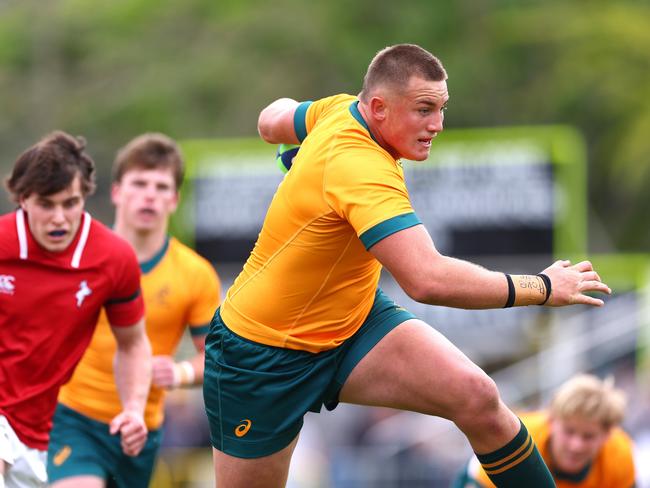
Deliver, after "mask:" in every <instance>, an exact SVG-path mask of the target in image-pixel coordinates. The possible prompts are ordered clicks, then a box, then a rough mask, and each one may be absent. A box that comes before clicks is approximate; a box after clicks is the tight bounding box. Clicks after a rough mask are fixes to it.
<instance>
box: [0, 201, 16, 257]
mask: <svg viewBox="0 0 650 488" xmlns="http://www.w3.org/2000/svg"><path fill="white" fill-rule="evenodd" d="M17 250H18V241H17V231H16V212H11V213H7V214H4V215H0V252H2V254H3V255H5V254H8V253H11V252H12V251H13V253H14V254H15V253H17V252H18V251H17Z"/></svg>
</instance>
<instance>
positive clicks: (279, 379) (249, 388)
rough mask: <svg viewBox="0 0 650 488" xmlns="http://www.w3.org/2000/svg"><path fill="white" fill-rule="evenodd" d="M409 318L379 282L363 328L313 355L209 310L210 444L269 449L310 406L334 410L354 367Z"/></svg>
mask: <svg viewBox="0 0 650 488" xmlns="http://www.w3.org/2000/svg"><path fill="white" fill-rule="evenodd" d="M412 318H415V316H414V315H413V314H412V313H410V312H408V311H407V310H405V309H403V308H401V307H398V306H397V305H395V303H394V302H393V301H392V300H390V299H389V298H388V297H387V296H386V295H384V293H383V292H382V291H381V290H380V289H377V293H376V295H375V301H374V303H373V306H372V308H371V310H370V313H369V314H368V317H367V318H366V320H365V322H364V323H363V324H362V326H361V328H360V329H359V330H358V331H357V332H356V333H355V334H354V335H353V336H352V337H350V338H349V339H348V340H346V341H345V342H344V343H343V344H342V345H341V346H339V347H337V348H335V349H330V350H328V351H323V352H320V353H318V354H314V353H311V352H308V351H296V350H293V349H285V348H279V347H274V346H267V345H264V344H259V343H256V342H253V341H250V340H248V339H245V338H243V337H241V336H239V335H237V334H235V333H234V332H232V331H231V330H230V329H228V327H227V326H226V324H224V322H223V320H222V319H221V315H220V313H219V310H217V312H216V313H215V316H214V318H213V320H212V324H211V327H210V333H209V334H208V336H207V338H206V352H205V358H206V359H205V364H206V366H205V377H204V384H203V396H204V400H205V406H206V413H207V415H208V420H209V422H210V439H211V442H212V445H213V446H214V447H215V449H218V450H220V451H223V452H225V453H227V454H230V455H232V456H236V457H240V458H257V457H262V456H268V455H270V454H273V453H274V452H277V451H280V450H281V449H283V448H285V447H286V446H288V445H289V444H290V443H291V441H292V440H293V439H295V437H296V436H297V435H298V433H299V432H300V429H301V428H302V424H303V417H304V415H305V413H307V412H308V411H312V412H320V410H321V409H322V407H323V406H325V407H326V408H328V409H329V410H332V409H334V408H336V405H337V404H338V395H339V392H340V390H341V388H342V386H343V384H344V383H345V381H346V380H347V378H348V376H349V375H350V373H351V372H352V370H353V369H354V367H355V366H356V365H357V364H358V363H359V361H361V360H362V359H363V357H364V356H365V355H366V354H367V353H368V352H369V351H370V350H371V349H372V348H373V347H374V346H375V345H376V344H377V343H378V342H379V341H380V340H381V339H382V338H383V337H384V336H385V335H386V334H388V333H389V332H390V331H391V330H393V329H394V328H395V327H397V326H398V325H399V324H401V323H403V322H404V321H406V320H409V319H412Z"/></svg>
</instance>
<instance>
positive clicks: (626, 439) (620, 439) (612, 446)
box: [605, 427, 633, 455]
mask: <svg viewBox="0 0 650 488" xmlns="http://www.w3.org/2000/svg"><path fill="white" fill-rule="evenodd" d="M632 442H633V441H632V438H631V437H630V436H629V435H628V433H627V432H625V431H624V430H623V429H622V428H620V427H614V428H613V429H612V432H611V434H610V435H609V437H608V439H607V441H606V442H605V448H606V449H608V450H611V451H612V452H618V453H629V454H630V455H631V454H632V449H633V447H632Z"/></svg>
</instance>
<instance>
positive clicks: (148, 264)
mask: <svg viewBox="0 0 650 488" xmlns="http://www.w3.org/2000/svg"><path fill="white" fill-rule="evenodd" d="M167 249H169V236H167V237H166V238H165V243H164V244H163V246H162V248H161V249H160V251H158V252H157V253H156V254H155V255H154V256H153V257H152V258H151V259H149V260H148V261H144V262H142V263H140V271H141V272H142V273H148V272H149V271H151V270H152V269H154V268H155V267H156V265H157V264H158V263H159V262H160V261H161V260H162V258H163V257H164V256H165V253H166V252H167Z"/></svg>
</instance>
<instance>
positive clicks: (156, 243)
mask: <svg viewBox="0 0 650 488" xmlns="http://www.w3.org/2000/svg"><path fill="white" fill-rule="evenodd" d="M114 231H115V232H116V233H117V234H118V235H119V236H121V237H123V238H124V239H126V240H127V241H129V243H130V244H131V247H133V249H134V250H135V255H136V256H137V258H138V262H140V263H143V262H145V261H149V260H150V259H151V258H153V257H154V256H155V255H156V254H157V253H158V252H159V251H160V249H162V247H163V245H164V244H165V241H166V239H167V226H166V225H165V226H161V227H157V228H155V229H147V230H141V229H135V228H133V227H129V226H127V225H120V223H119V222H115V227H114Z"/></svg>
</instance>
